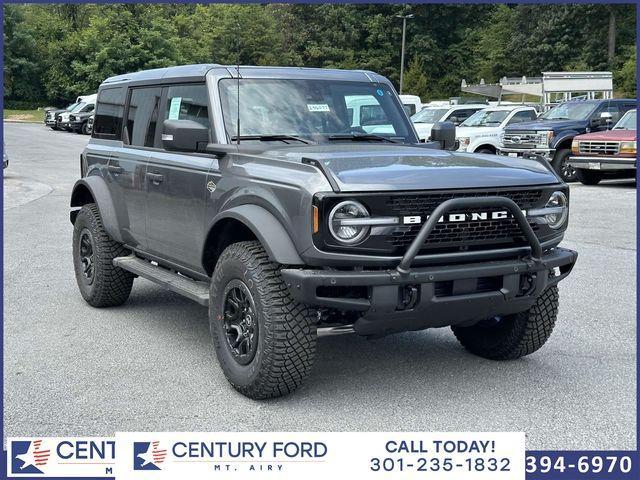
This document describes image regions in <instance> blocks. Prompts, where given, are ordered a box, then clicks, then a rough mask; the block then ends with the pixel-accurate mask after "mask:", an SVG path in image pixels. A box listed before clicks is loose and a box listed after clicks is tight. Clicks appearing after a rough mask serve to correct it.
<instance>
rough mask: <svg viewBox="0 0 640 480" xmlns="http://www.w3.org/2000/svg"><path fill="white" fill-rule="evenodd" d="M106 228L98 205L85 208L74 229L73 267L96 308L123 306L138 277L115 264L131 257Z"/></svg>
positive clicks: (81, 291)
mask: <svg viewBox="0 0 640 480" xmlns="http://www.w3.org/2000/svg"><path fill="white" fill-rule="evenodd" d="M128 254H129V251H128V250H127V249H126V248H124V247H123V246H122V244H120V243H118V242H116V241H115V240H113V239H112V238H111V237H110V236H109V234H108V233H107V232H106V230H105V229H104V226H103V225H102V219H101V218H100V212H99V210H98V207H97V206H96V204H95V203H89V204H87V205H84V206H83V207H82V208H81V209H80V211H79V212H78V216H77V217H76V221H75V223H74V226H73V266H74V269H75V274H76V281H77V283H78V288H79V289H80V293H81V294H82V297H83V298H84V299H85V300H86V302H87V303H88V304H89V305H91V306H93V307H113V306H116V305H122V304H123V303H124V302H126V301H127V299H128V298H129V294H130V293H131V287H132V286H133V279H134V275H133V274H132V273H130V272H128V271H126V270H123V269H122V268H120V267H116V266H115V265H114V264H113V259H114V258H116V257H122V256H125V255H128Z"/></svg>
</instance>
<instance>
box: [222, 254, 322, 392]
mask: <svg viewBox="0 0 640 480" xmlns="http://www.w3.org/2000/svg"><path fill="white" fill-rule="evenodd" d="M314 313H315V312H314V311H313V310H312V309H311V308H309V307H306V306H304V305H301V304H299V303H297V302H296V301H295V300H293V298H291V295H290V294H289V290H288V288H287V285H286V284H285V283H284V281H283V279H282V276H281V275H280V265H278V264H275V263H273V262H272V261H271V260H270V259H269V257H268V255H267V253H266V252H265V250H264V248H263V247H262V246H261V245H260V243H259V242H257V241H250V242H240V243H235V244H233V245H230V246H229V247H227V248H226V249H225V250H224V252H222V255H221V256H220V258H219V259H218V262H217V264H216V267H215V271H214V273H213V278H212V280H211V290H210V303H209V325H210V329H211V335H212V338H213V345H214V348H215V351H216V355H217V357H218V361H219V363H220V366H221V368H222V371H223V372H224V374H225V376H226V377H227V380H228V381H229V383H231V385H232V386H233V387H234V388H235V389H236V390H238V391H239V392H240V393H242V394H243V395H245V396H247V397H249V398H252V399H256V400H258V399H265V398H272V397H279V396H282V395H286V394H289V393H291V392H293V391H294V390H296V388H298V387H299V386H300V385H301V384H302V382H303V380H304V379H305V377H306V376H307V375H308V374H309V372H310V370H311V367H312V364H313V357H314V355H315V349H316V315H315V314H314Z"/></svg>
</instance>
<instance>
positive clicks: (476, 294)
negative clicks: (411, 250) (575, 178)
mask: <svg viewBox="0 0 640 480" xmlns="http://www.w3.org/2000/svg"><path fill="white" fill-rule="evenodd" d="M577 258H578V254H577V253H576V252H574V251H572V250H567V249H564V248H555V249H553V250H551V251H550V252H548V253H547V254H545V255H544V256H543V257H542V258H541V259H539V260H532V259H521V260H507V261H496V262H483V263H472V264H465V265H456V266H444V267H427V268H416V269H412V270H411V272H410V274H409V275H406V276H403V275H401V274H399V273H398V272H397V271H395V270H386V271H349V272H346V271H324V270H305V269H284V270H282V276H283V278H284V279H285V281H286V283H287V285H289V288H290V290H291V293H292V295H293V297H294V298H295V299H296V300H297V301H299V302H301V303H304V304H308V305H314V306H318V307H328V308H336V309H339V310H345V311H360V312H363V313H364V315H363V316H362V317H360V318H359V319H358V320H357V321H356V323H355V324H354V330H355V332H356V333H358V334H360V335H380V334H387V333H394V332H400V331H406V330H422V329H425V328H433V327H443V326H447V325H457V324H466V323H474V322H477V321H480V320H484V319H487V318H491V317H494V316H497V315H509V314H512V313H517V312H522V311H525V310H528V309H529V308H530V307H531V306H532V305H533V304H534V303H535V301H536V299H537V298H538V296H540V294H541V293H542V292H543V291H544V289H545V288H547V287H549V286H551V285H555V284H557V283H558V282H559V281H560V280H562V279H563V278H565V277H566V276H567V275H569V273H570V272H571V269H572V268H573V266H574V264H575V262H576V260H577ZM555 269H558V271H557V272H556V273H557V275H556V276H551V275H550V272H552V271H554V270H555ZM363 286H364V287H367V296H366V298H349V297H347V296H342V297H326V296H322V292H330V291H332V290H334V289H335V290H336V291H339V289H336V287H349V288H348V289H347V290H349V291H351V290H354V289H356V288H357V287H363ZM487 286H490V288H489V289H488V290H487ZM408 289H410V291H411V292H413V291H415V295H416V300H415V304H414V305H413V307H412V308H408V309H402V306H403V303H402V302H403V298H404V296H405V294H406V292H407V290H408Z"/></svg>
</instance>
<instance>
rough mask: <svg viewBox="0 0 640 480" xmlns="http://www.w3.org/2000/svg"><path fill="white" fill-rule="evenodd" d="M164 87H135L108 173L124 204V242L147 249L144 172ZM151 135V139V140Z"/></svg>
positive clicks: (131, 91) (130, 91) (119, 200)
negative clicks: (120, 137)
mask: <svg viewBox="0 0 640 480" xmlns="http://www.w3.org/2000/svg"><path fill="white" fill-rule="evenodd" d="M161 93H162V88H161V87H144V88H132V89H130V90H129V102H128V106H127V112H126V121H125V128H124V130H123V138H122V147H121V148H116V149H114V151H113V153H112V155H111V160H110V162H109V174H110V175H111V177H112V178H113V183H114V185H117V189H118V194H119V196H120V198H119V199H118V202H121V203H123V204H124V205H125V208H126V219H127V222H126V223H124V224H122V223H121V229H122V233H123V236H124V238H125V242H126V243H128V244H129V245H131V246H133V247H136V248H139V249H141V250H146V248H147V241H146V221H147V192H146V184H145V174H146V169H147V161H148V159H149V153H150V152H149V147H153V143H154V137H155V130H156V123H157V118H158V109H159V108H160V95H161ZM149 139H150V140H149Z"/></svg>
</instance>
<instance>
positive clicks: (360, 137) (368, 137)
mask: <svg viewBox="0 0 640 480" xmlns="http://www.w3.org/2000/svg"><path fill="white" fill-rule="evenodd" d="M327 138H328V139H329V140H351V141H353V142H368V141H374V142H389V143H398V142H397V141H395V140H391V139H390V138H388V137H383V136H382V135H374V134H373V133H341V134H339V135H329V136H328V137H327Z"/></svg>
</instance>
